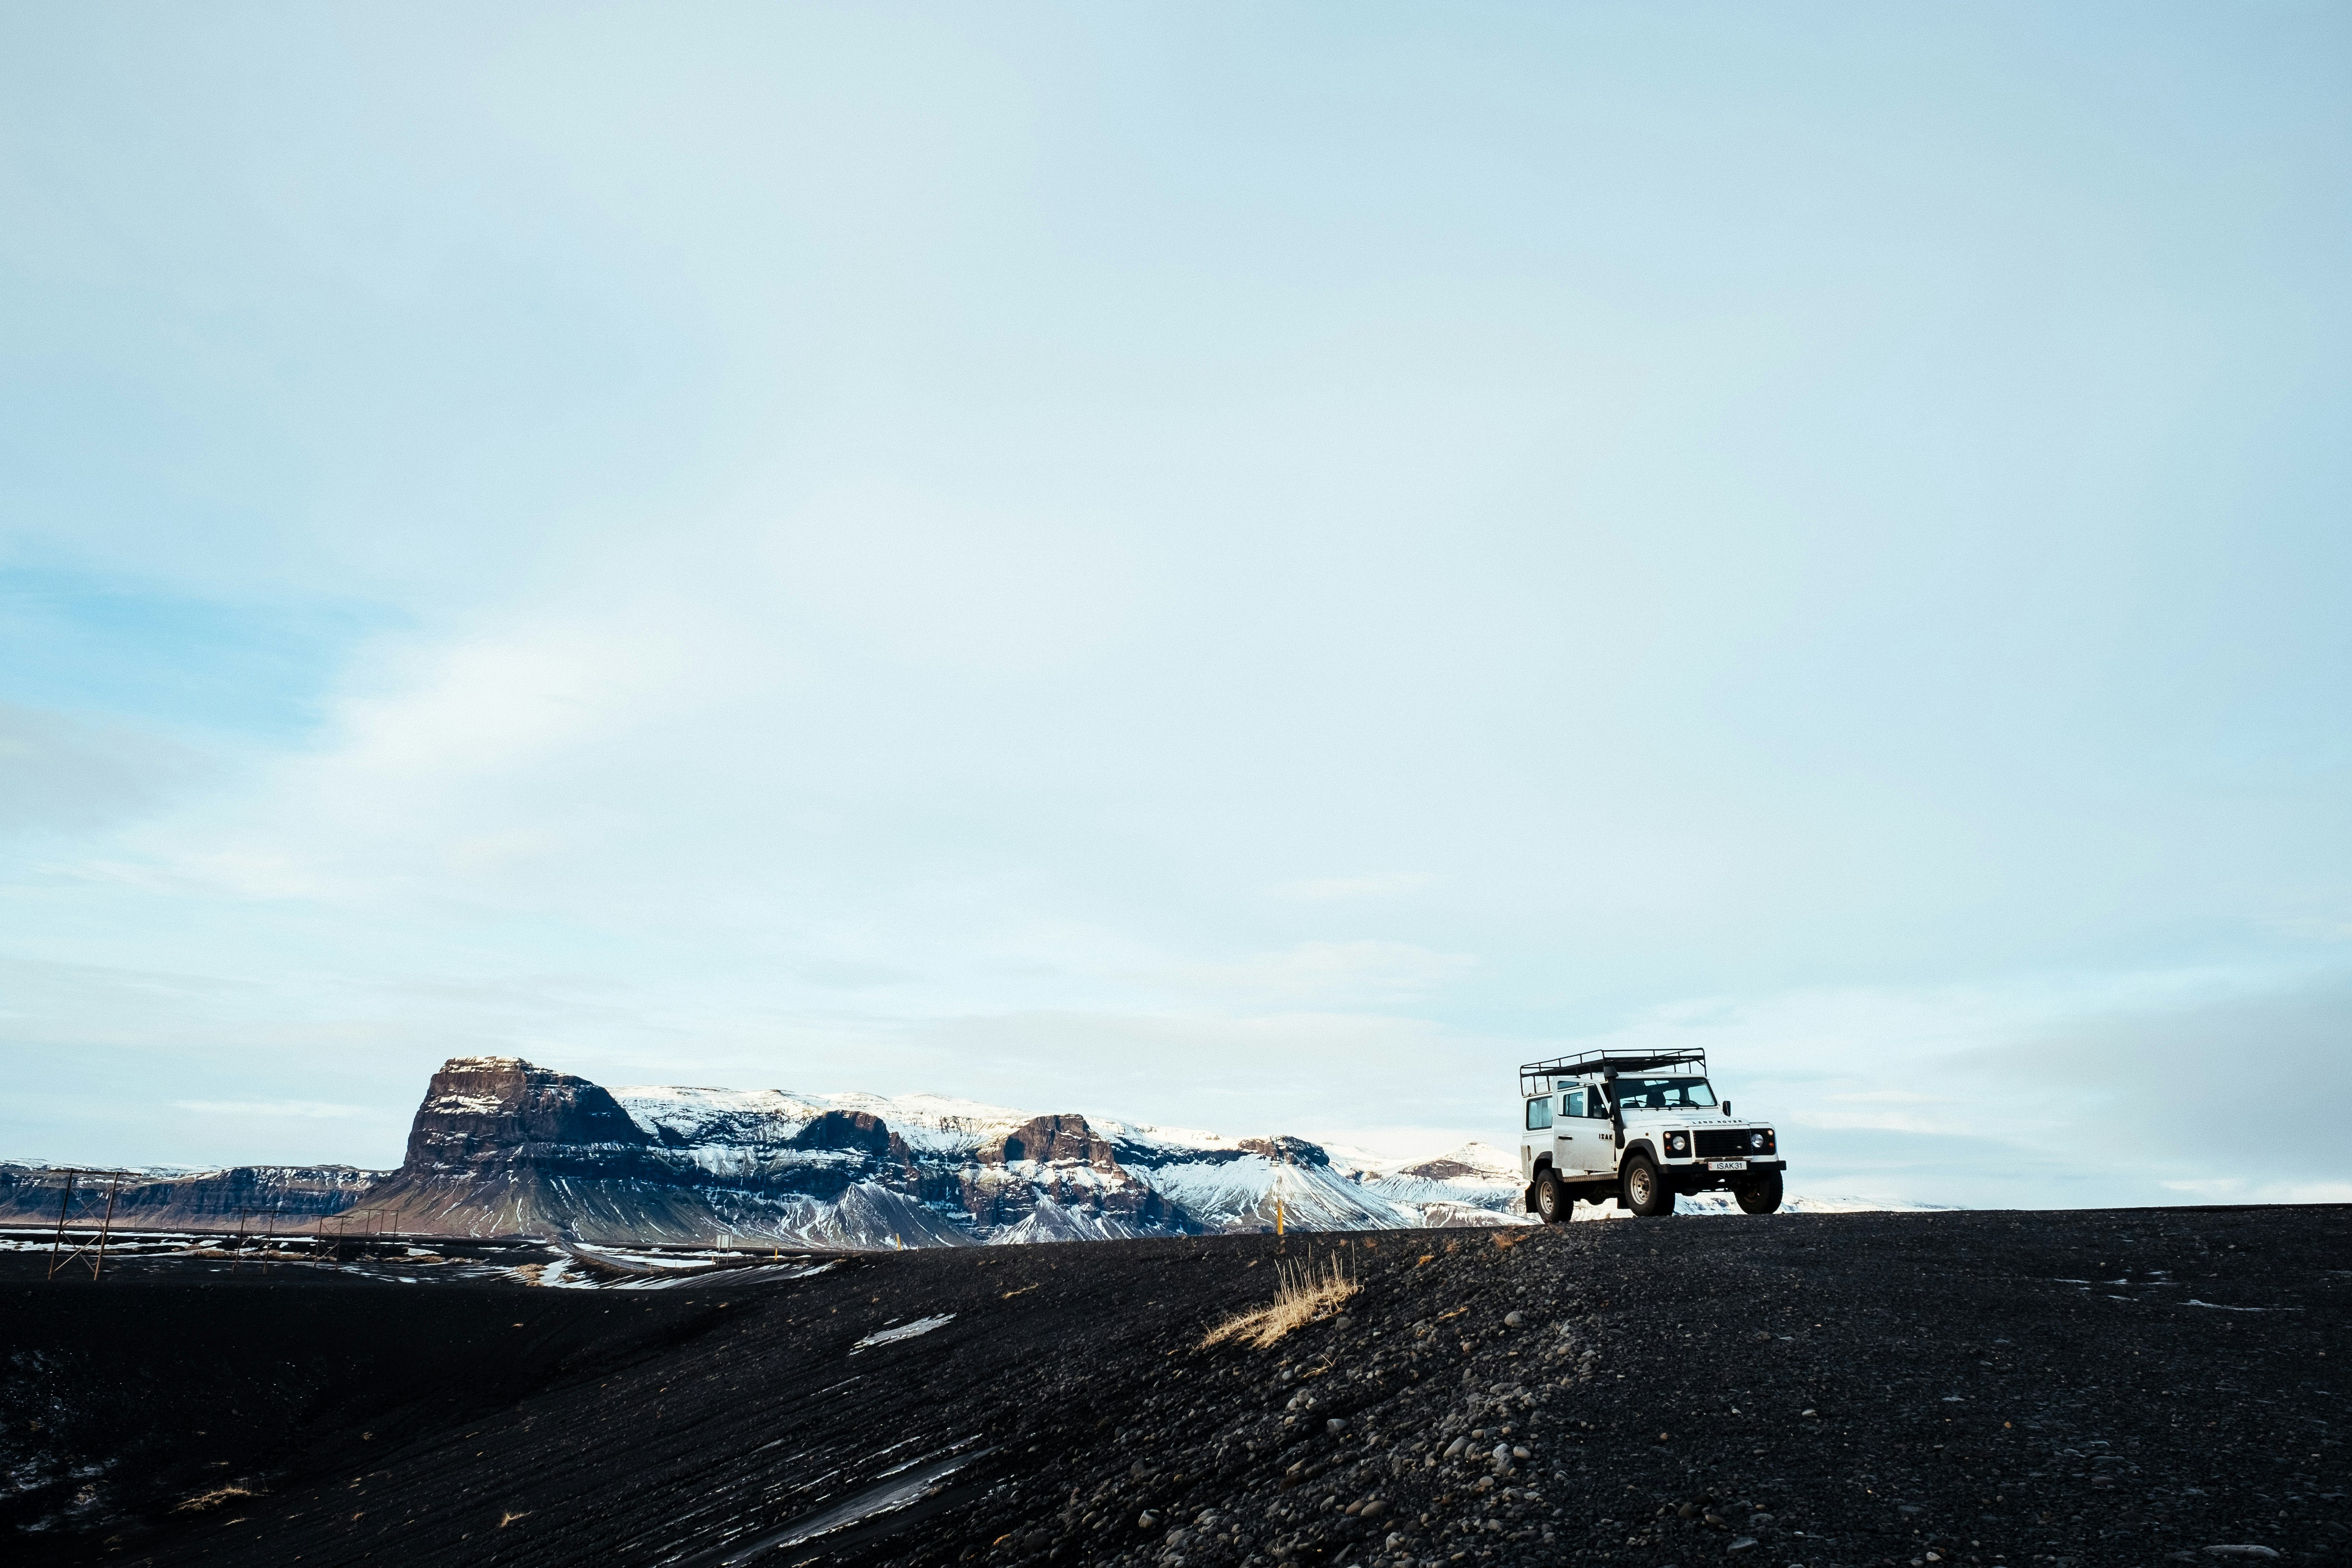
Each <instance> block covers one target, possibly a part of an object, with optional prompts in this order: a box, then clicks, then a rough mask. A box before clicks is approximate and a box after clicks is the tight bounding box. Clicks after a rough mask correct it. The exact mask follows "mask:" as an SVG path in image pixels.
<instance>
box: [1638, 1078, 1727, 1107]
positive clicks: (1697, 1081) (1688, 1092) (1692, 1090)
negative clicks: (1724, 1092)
mask: <svg viewBox="0 0 2352 1568" xmlns="http://www.w3.org/2000/svg"><path fill="white" fill-rule="evenodd" d="M1616 1089H1617V1107H1618V1109H1619V1110H1691V1109H1692V1108H1694V1107H1696V1106H1712V1105H1714V1104H1715V1090H1714V1089H1709V1088H1708V1087H1707V1083H1706V1079H1703V1078H1621V1079H1618V1080H1617V1083H1616Z"/></svg>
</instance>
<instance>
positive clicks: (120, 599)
mask: <svg viewBox="0 0 2352 1568" xmlns="http://www.w3.org/2000/svg"><path fill="white" fill-rule="evenodd" d="M2347 175H2352V16H2347V13H2346V12H2345V11H2344V10H2343V8H2342V7H2340V6H2328V5H2304V6H2296V5H2249V6H2237V7H2227V8H2222V7H2210V6H2162V5H2153V6H2152V5H2129V6H2121V5H2118V6H2108V7H2098V6H2088V5H2078V6H2069V7H2063V8H2053V7H2048V6H2025V5H2020V6H2006V7H2005V6H1998V5H1980V6H1969V7H1965V8H1961V7H1947V8H1941V9H1928V8H1920V7H1907V8H1895V9H1889V8H1885V7H1865V6H1858V5H1857V6H1846V7H1833V6H1781V7H1770V8H1766V7H1756V6H1744V5H1742V6H1730V5H1726V6H1708V5H1677V6H1671V7H1669V6H1647V7H1642V6H1622V5H1618V6H1607V7H1594V8H1575V7H1562V6H1556V5H1546V6H1528V7H1512V6H1504V5H1486V6H1475V7H1474V6H1458V5H1447V6H1426V7H1394V6H1370V5H1345V6H1339V5H1332V6H1288V7H1265V6H1238V5H1236V6H1223V7H1220V6H1204V5H1187V6H1181V7H1178V6H1168V7H1160V8H1157V9H1151V8H1144V7H1132V6H1127V7H1111V6H1099V7H1081V8H1066V9H1048V8H1045V7H1030V8H1026V9H1023V8H1003V7H999V8H992V9H987V10H974V9H971V8H968V7H947V6H940V7H905V8H898V9H890V8H885V7H877V6H871V5H856V6H839V7H826V8H799V7H774V6H765V5H762V6H746V7H740V8H730V7H722V6H700V7H694V8H679V7H656V6H632V7H607V8H602V9H590V8H583V7H580V6H565V7H561V8H550V9H545V10H532V9H530V8H526V7H508V8H501V9H500V10H499V12H498V13H496V14H495V15H493V16H484V15H483V14H481V13H480V12H479V11H478V8H464V7H440V8H436V7H430V6H415V7H404V8H403V9H402V10H401V11H400V12H399V13H398V14H397V15H396V16H395V15H394V14H391V13H363V12H362V11H360V10H358V9H356V8H350V7H345V8H340V9H338V8H334V7H293V6H248V7H244V8H239V9H235V10H229V11H219V10H215V11H213V12H209V13H205V14H201V15H199V14H196V13H192V12H187V11H184V10H183V9H178V8H168V7H136V6H131V7H121V6H118V7H110V8H102V9H99V10H94V11H93V10H89V9H84V10H80V11H70V12H69V11H59V10H55V9H51V10H39V9H37V8H33V7H26V6H19V7H16V8H15V9H13V10H10V11H7V12H5V14H0V400H4V401H0V507H5V514H0V530H4V531H0V1068H5V1075H6V1081H7V1083H8V1085H9V1092H8V1093H7V1095H6V1096H5V1097H0V1155H12V1156H17V1157H23V1156H41V1157H51V1158H59V1159H66V1158H70V1159H77V1160H88V1161H139V1162H166V1161H169V1162H183V1163H206V1162H212V1161H215V1160H232V1159H235V1160H256V1159H305V1160H327V1159H341V1160H348V1161H352V1162H356V1163H390V1162H392V1161H394V1159H396V1158H397V1155H398V1150H399V1145H400V1142H401V1138H402V1134H403V1131H404V1126H405V1122H406V1118H407V1115H408V1113H409V1111H410V1110H411V1109H412V1108H413V1105H414V1103H415V1098H416V1096H417V1094H418V1092H419V1091H420V1089H421V1088H422V1085H423V1080H424V1077H425V1074H426V1073H427V1072H428V1071H430V1069H431V1068H432V1067H433V1066H434V1065H435V1064H436V1063H437V1062H438V1061H439V1060H440V1059H441V1058H444V1057H446V1056H448V1055H451V1054H456V1053H463V1052H478V1051H492V1050H496V1051H509V1052H517V1053H520V1054H523V1055H527V1056H530V1057H531V1058H533V1059H536V1060H539V1061H541V1062H544V1063H546V1064H548V1065H551V1066H556V1067H562V1068H569V1069H571V1070H573V1071H578V1072H583V1073H586V1074H588V1075H589V1076H591V1077H593V1078H597V1079H602V1080H604V1081H606V1082H631V1081H635V1082H645V1081H687V1082H703V1083H730V1084H738V1085H744V1086H752V1085H773V1086H782V1087H790V1088H794V1089H808V1090H824V1089H850V1088H856V1089H873V1090H876V1091H880V1092H901V1091H908V1090H915V1089H932V1090H938V1091H941V1092H948V1093H961V1094H966V1095H970V1096H972V1097H975V1098H982V1099H992V1100H1001V1101H1005V1102H1009V1103H1013V1104H1019V1105H1026V1106H1032V1107H1034V1108H1037V1109H1041V1110H1058V1109H1065V1108H1076V1109H1087V1110H1098V1111H1105V1112H1113V1113H1121V1114H1127V1115H1132V1116H1139V1117H1144V1118H1156V1119H1160V1120H1163V1121H1177V1122H1188V1123H1191V1124H1194V1125H1204V1126H1210V1127H1214V1128H1218V1129H1221V1130H1223V1131H1236V1132H1240V1131H1260V1130H1265V1129H1270V1128H1281V1129H1286V1130H1293V1131H1305V1132H1308V1133H1312V1134H1318V1135H1322V1136H1326V1137H1331V1138H1337V1139H1344V1140H1348V1141H1351V1142H1358V1143H1362V1144H1366V1145H1369V1146H1373V1147H1379V1148H1383V1149H1389V1150H1392V1151H1396V1152H1406V1151H1411V1150H1414V1149H1428V1150H1432V1151H1433V1150H1434V1149H1436V1148H1438V1147H1441V1146H1443V1145H1444V1144H1445V1143H1448V1142H1453V1141H1456V1140H1458V1139H1460V1138H1462V1137H1465V1136H1472V1135H1483V1136H1486V1137H1488V1138H1490V1139H1493V1140H1496V1141H1498V1142H1499V1141H1502V1140H1503V1139H1504V1138H1505V1137H1506V1136H1507V1133H1508V1131H1509V1129H1510V1125H1511V1120H1512V1117H1513V1115H1514V1113H1515V1109H1516V1108H1515V1104H1514V1102H1513V1100H1512V1098H1511V1097H1512V1088H1513V1083H1514V1079H1513V1077H1512V1074H1511V1068H1513V1067H1514V1066H1516V1064H1517V1062H1519V1061H1520V1060H1522V1059H1525V1058H1528V1057H1531V1056H1534V1055H1537V1054H1539V1053H1543V1052H1548V1051H1552V1050H1558V1049H1567V1048H1575V1047H1580V1046H1582V1045H1589V1044H1593V1043H1600V1042H1604V1041H1612V1040H1619V1039H1671V1040H1673V1041H1675V1042H1676V1043H1703V1044H1706V1045H1707V1046H1709V1047H1711V1048H1712V1049H1713V1050H1714V1051H1715V1052H1716V1055H1717V1076H1718V1079H1720V1080H1721V1081H1722V1082H1723V1084H1724V1087H1725V1088H1726V1089H1727V1091H1728V1092H1729V1093H1731V1095H1732V1096H1733V1098H1734V1099H1735V1100H1738V1101H1741V1102H1744V1103H1743V1104H1742V1106H1741V1109H1742V1110H1750V1109H1753V1110H1768V1111H1769V1112H1770V1113H1772V1114H1773V1115H1774V1116H1776V1117H1778V1118H1780V1120H1781V1121H1783V1123H1784V1125H1786V1126H1787V1127H1789V1128H1790V1130H1791V1131H1790V1133H1789V1134H1788V1141H1789V1144H1790V1150H1791V1153H1792V1157H1793V1158H1794V1159H1795V1160H1796V1162H1797V1170H1796V1172H1795V1173H1793V1176H1792V1185H1793V1186H1794V1187H1795V1188H1796V1189H1797V1190H1799V1191H1803V1192H1811V1193H1816V1194H1847V1193H1851V1194H1862V1195H1877V1196H1886V1197H1906V1198H1912V1199H1918V1200H1925V1201H1941V1202H1956V1203H1971V1204H1973V1203H2027V1204H2044V1203H2091V1202H2100V1203H2105V1202H2123V1203H2145V1202H2179V1201H2202V1200H2207V1199H2212V1198H2230V1197H2271V1198H2284V1197H2304V1198H2311V1197H2335V1198H2338V1199H2342V1198H2352V1182H2347V1180H2346V1177H2345V1173H2344V1166H2345V1164H2346V1163H2347V1155H2352V1146H2347V1145H2352V1140H2347V1138H2346V1136H2345V1135H2344V1133H2343V1132H2342V1131H2340V1130H2339V1128H2340V1120H2341V1119H2340V1117H2339V1116H2338V1114H2337V1112H2336V1106H2337V1105H2339V1104H2341V1103H2343V1102H2344V1101H2345V1100H2347V1098H2352V614H2347V611H2346V605H2347V598H2352V528H2347V500H2352V447H2347V439H2346V435H2345V432H2346V431H2347V429H2352V373H2347V365H2352V331H2347V327H2352V309H2348V308H2347V300H2352V201H2347V188H2352V181H2347Z"/></svg>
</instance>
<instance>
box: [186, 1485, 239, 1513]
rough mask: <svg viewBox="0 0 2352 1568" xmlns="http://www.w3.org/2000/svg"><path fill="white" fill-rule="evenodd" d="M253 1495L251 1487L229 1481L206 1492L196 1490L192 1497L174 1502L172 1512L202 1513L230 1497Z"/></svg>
mask: <svg viewBox="0 0 2352 1568" xmlns="http://www.w3.org/2000/svg"><path fill="white" fill-rule="evenodd" d="M253 1495H254V1491H253V1489H252V1488H251V1487H247V1486H240V1485H239V1484H238V1483H236V1481H231V1482H229V1484H228V1485H226V1486H225V1487H215V1488H214V1489H212V1490H210V1491H208V1492H198V1493H197V1494H196V1495H195V1496H194V1497H192V1498H188V1499H185V1500H183V1501H180V1502H177V1503H174V1504H173V1507H172V1511H173V1512H174V1513H202V1512H204V1510H206V1509H208V1508H218V1507H220V1505H221V1504H223V1503H225V1502H227V1501H228V1500H230V1499H232V1498H241V1497H251V1496H253Z"/></svg>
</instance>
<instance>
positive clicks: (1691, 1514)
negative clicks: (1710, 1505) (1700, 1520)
mask: <svg viewBox="0 0 2352 1568" xmlns="http://www.w3.org/2000/svg"><path fill="white" fill-rule="evenodd" d="M1699 1512H1700V1510H1699V1505H1698V1504H1696V1503H1695V1502H1686V1503H1685V1504H1683V1506H1682V1507H1680V1508H1678V1509H1676V1510H1675V1518H1676V1519H1696V1518H1697V1517H1698V1516H1699Z"/></svg>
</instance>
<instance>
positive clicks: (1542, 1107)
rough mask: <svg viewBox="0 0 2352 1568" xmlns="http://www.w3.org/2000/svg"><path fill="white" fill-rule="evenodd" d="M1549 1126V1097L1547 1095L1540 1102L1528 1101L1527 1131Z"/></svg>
mask: <svg viewBox="0 0 2352 1568" xmlns="http://www.w3.org/2000/svg"><path fill="white" fill-rule="evenodd" d="M1550 1125H1551V1096H1549V1095H1548V1094H1547V1095H1545V1096H1544V1097H1543V1098H1542V1099H1541V1100H1528V1131H1530V1132H1532V1131H1535V1130H1536V1129H1537V1128H1538V1127H1549V1126H1550Z"/></svg>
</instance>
